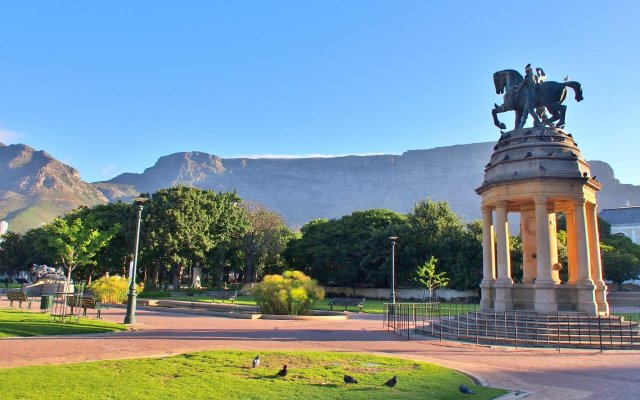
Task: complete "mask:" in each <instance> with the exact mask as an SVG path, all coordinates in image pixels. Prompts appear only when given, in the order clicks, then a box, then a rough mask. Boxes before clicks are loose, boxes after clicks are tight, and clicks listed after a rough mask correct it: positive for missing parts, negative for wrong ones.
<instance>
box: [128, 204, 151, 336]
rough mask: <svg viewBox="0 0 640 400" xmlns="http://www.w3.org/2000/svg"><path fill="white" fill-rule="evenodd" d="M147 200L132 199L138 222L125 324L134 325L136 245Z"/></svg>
mask: <svg viewBox="0 0 640 400" xmlns="http://www.w3.org/2000/svg"><path fill="white" fill-rule="evenodd" d="M148 200H149V198H148V197H144V196H142V195H140V196H139V197H136V198H134V199H133V204H135V205H136V208H137V209H138V220H137V224H136V244H135V247H134V250H133V269H132V270H131V277H130V278H131V282H130V283H129V294H128V296H127V297H128V300H127V315H125V317H124V323H125V324H135V323H136V298H137V297H138V295H137V294H136V269H137V267H138V245H139V243H140V220H141V218H142V207H143V204H144V203H145V202H146V201H148Z"/></svg>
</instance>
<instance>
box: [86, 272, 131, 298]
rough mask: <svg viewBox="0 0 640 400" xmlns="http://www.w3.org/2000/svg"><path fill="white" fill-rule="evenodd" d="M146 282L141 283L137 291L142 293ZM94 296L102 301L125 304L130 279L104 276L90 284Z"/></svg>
mask: <svg viewBox="0 0 640 400" xmlns="http://www.w3.org/2000/svg"><path fill="white" fill-rule="evenodd" d="M143 289H144V284H143V283H139V284H138V285H137V287H136V291H137V292H138V293H140V292H141V291H142V290H143ZM89 290H91V293H93V296H94V297H95V298H96V299H97V300H98V301H100V302H102V303H113V304H124V303H126V302H127V294H128V293H129V280H128V279H127V278H125V277H123V276H118V275H116V276H106V275H105V276H103V277H102V278H99V279H96V280H95V281H93V283H91V285H89Z"/></svg>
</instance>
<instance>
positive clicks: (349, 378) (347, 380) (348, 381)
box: [344, 375, 358, 385]
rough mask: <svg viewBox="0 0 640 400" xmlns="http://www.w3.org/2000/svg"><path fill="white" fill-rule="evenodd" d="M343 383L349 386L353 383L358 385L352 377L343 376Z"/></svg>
mask: <svg viewBox="0 0 640 400" xmlns="http://www.w3.org/2000/svg"><path fill="white" fill-rule="evenodd" d="M344 383H346V384H347V385H351V384H353V383H358V381H357V380H356V378H354V377H353V376H349V375H345V376H344Z"/></svg>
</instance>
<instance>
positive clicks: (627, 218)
mask: <svg viewBox="0 0 640 400" xmlns="http://www.w3.org/2000/svg"><path fill="white" fill-rule="evenodd" d="M600 218H602V219H604V220H605V221H607V222H608V223H609V224H611V233H622V234H624V235H625V236H627V237H629V238H631V240H632V241H633V243H635V244H640V206H628V207H620V208H609V209H604V210H602V211H601V212H600Z"/></svg>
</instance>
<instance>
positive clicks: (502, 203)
mask: <svg viewBox="0 0 640 400" xmlns="http://www.w3.org/2000/svg"><path fill="white" fill-rule="evenodd" d="M506 207H507V201H506V200H500V201H496V208H506Z"/></svg>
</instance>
